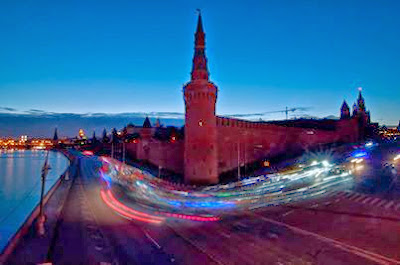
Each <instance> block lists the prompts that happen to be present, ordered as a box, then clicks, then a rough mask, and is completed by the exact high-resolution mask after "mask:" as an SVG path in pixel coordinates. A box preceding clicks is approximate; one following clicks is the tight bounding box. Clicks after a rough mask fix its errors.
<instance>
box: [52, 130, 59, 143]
mask: <svg viewBox="0 0 400 265" xmlns="http://www.w3.org/2000/svg"><path fill="white" fill-rule="evenodd" d="M53 140H54V141H57V140H58V133H57V127H56V128H55V129H54V136H53Z"/></svg>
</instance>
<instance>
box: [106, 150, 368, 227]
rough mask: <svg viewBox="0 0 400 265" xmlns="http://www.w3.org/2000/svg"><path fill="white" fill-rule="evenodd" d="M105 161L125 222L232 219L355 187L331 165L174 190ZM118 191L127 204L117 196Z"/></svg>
mask: <svg viewBox="0 0 400 265" xmlns="http://www.w3.org/2000/svg"><path fill="white" fill-rule="evenodd" d="M358 159H361V158H358ZM361 160H362V159H361ZM361 160H357V161H361ZM101 161H102V162H103V166H102V168H101V176H102V179H103V180H104V183H105V184H104V189H103V190H102V191H101V197H102V199H103V201H104V202H105V203H106V204H107V205H108V206H109V207H110V208H112V209H113V210H114V211H116V212H117V213H118V214H120V215H121V216H123V217H125V218H128V219H133V220H138V221H144V222H149V223H156V224H159V223H162V222H164V221H165V220H168V219H169V218H180V219H186V220H192V221H218V220H219V219H220V218H221V217H222V216H224V215H227V214H237V213H240V212H241V211H246V210H249V209H255V208H261V207H267V206H273V205H281V204H285V203H288V202H291V203H293V202H295V201H303V200H307V199H311V198H316V197H320V196H323V195H325V194H327V193H331V192H335V191H338V190H343V189H346V188H349V187H351V186H352V185H353V175H352V174H351V170H349V169H348V168H346V167H344V166H338V165H335V164H332V163H329V162H328V161H313V162H312V163H311V164H309V165H307V166H306V165H297V168H296V169H291V170H287V171H283V172H280V173H276V174H269V175H263V176H258V177H253V178H248V179H244V180H242V181H239V182H235V183H231V184H226V185H215V186H208V187H190V186H181V185H174V184H171V183H170V182H167V181H165V180H162V179H159V178H156V177H154V176H152V175H151V174H149V173H148V172H146V171H143V170H140V169H138V168H134V167H131V166H128V165H126V164H123V163H121V162H119V161H117V160H114V159H111V158H109V157H101ZM117 188H118V191H119V192H118V191H117V192H118V193H120V194H121V192H120V191H121V190H122V194H123V195H122V196H121V197H123V199H121V200H119V199H117V198H116V196H115V195H114V194H113V192H114V190H117Z"/></svg>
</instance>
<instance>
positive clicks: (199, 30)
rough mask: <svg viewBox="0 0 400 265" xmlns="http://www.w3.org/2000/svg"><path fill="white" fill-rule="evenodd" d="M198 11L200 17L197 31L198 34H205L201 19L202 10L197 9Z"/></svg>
mask: <svg viewBox="0 0 400 265" xmlns="http://www.w3.org/2000/svg"><path fill="white" fill-rule="evenodd" d="M197 11H198V12H199V17H198V19H197V30H196V33H200V32H203V21H202V19H201V10H200V9H197Z"/></svg>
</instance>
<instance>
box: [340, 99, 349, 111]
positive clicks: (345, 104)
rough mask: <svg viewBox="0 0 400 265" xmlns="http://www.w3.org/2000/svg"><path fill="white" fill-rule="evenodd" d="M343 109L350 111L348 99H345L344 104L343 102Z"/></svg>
mask: <svg viewBox="0 0 400 265" xmlns="http://www.w3.org/2000/svg"><path fill="white" fill-rule="evenodd" d="M341 109H342V111H343V110H348V111H350V108H349V105H347V102H346V100H343V104H342V108H341Z"/></svg>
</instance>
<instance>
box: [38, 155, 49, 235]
mask: <svg viewBox="0 0 400 265" xmlns="http://www.w3.org/2000/svg"><path fill="white" fill-rule="evenodd" d="M50 169H51V167H50V165H49V151H47V155H46V160H45V161H44V164H43V167H42V175H41V179H42V187H41V193H40V210H39V217H38V219H37V223H36V225H37V226H36V229H37V233H38V235H39V236H43V235H44V233H45V232H46V231H45V228H44V222H45V221H46V216H45V215H44V213H43V196H44V188H45V182H46V176H47V173H48V172H49V170H50Z"/></svg>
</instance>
